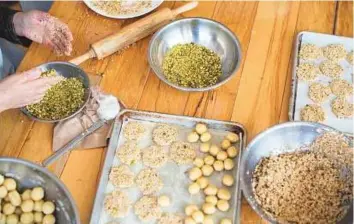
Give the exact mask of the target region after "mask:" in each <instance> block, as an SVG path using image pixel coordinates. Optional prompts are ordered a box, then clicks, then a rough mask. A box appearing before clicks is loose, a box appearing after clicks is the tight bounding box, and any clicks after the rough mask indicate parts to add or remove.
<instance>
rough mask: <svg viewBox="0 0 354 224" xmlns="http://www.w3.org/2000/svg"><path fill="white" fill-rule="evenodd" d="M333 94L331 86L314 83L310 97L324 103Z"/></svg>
mask: <svg viewBox="0 0 354 224" xmlns="http://www.w3.org/2000/svg"><path fill="white" fill-rule="evenodd" d="M330 95H331V88H330V87H329V86H326V85H323V84H321V83H318V82H315V83H312V84H311V85H310V87H309V97H310V99H311V100H312V101H313V102H315V103H322V102H324V101H325V100H327V99H328V97H329V96H330Z"/></svg>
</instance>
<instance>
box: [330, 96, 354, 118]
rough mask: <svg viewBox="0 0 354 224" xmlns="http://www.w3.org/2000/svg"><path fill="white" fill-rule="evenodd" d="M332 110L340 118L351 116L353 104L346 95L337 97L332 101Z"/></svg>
mask: <svg viewBox="0 0 354 224" xmlns="http://www.w3.org/2000/svg"><path fill="white" fill-rule="evenodd" d="M331 108H332V112H333V113H334V114H335V115H336V116H337V117H338V118H345V117H350V116H352V115H353V104H351V103H349V102H348V101H347V100H346V99H345V98H344V97H342V96H340V97H337V98H335V99H334V100H333V101H332V103H331Z"/></svg>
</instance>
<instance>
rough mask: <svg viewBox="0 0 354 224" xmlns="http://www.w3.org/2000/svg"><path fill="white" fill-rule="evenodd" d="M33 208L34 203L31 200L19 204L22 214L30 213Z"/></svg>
mask: <svg viewBox="0 0 354 224" xmlns="http://www.w3.org/2000/svg"><path fill="white" fill-rule="evenodd" d="M33 208H34V202H33V201H32V200H26V201H23V202H22V204H21V209H22V211H23V212H32V211H33Z"/></svg>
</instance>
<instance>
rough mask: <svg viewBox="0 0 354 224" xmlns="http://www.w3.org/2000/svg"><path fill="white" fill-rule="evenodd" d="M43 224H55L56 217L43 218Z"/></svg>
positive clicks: (46, 216)
mask: <svg viewBox="0 0 354 224" xmlns="http://www.w3.org/2000/svg"><path fill="white" fill-rule="evenodd" d="M42 223H43V224H54V223H55V217H54V215H45V216H44V217H43V222H42Z"/></svg>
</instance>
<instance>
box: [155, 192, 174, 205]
mask: <svg viewBox="0 0 354 224" xmlns="http://www.w3.org/2000/svg"><path fill="white" fill-rule="evenodd" d="M157 203H158V204H159V205H160V206H161V207H168V206H170V204H171V200H170V198H169V197H168V196H167V195H161V196H160V197H159V198H158V199H157Z"/></svg>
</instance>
